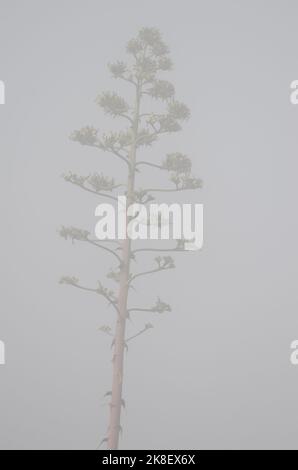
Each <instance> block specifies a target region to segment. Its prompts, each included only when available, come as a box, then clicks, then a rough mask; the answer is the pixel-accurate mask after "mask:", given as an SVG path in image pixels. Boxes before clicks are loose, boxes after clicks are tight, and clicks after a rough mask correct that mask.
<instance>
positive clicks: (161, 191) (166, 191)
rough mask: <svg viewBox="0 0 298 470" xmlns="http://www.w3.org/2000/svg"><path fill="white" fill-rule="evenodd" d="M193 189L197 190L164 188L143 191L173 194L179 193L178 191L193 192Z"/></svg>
mask: <svg viewBox="0 0 298 470" xmlns="http://www.w3.org/2000/svg"><path fill="white" fill-rule="evenodd" d="M194 189H197V188H166V189H163V188H149V189H145V190H144V191H147V192H150V191H151V192H159V193H173V192H179V191H189V190H194Z"/></svg>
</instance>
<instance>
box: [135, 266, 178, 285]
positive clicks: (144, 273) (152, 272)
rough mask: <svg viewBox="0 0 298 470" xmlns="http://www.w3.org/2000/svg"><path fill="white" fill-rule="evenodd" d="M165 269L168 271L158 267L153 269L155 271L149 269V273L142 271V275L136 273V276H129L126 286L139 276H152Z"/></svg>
mask: <svg viewBox="0 0 298 470" xmlns="http://www.w3.org/2000/svg"><path fill="white" fill-rule="evenodd" d="M167 269H170V268H167V267H166V268H163V267H160V268H155V269H151V270H149V271H144V272H142V273H137V274H134V275H133V276H131V278H130V279H129V281H128V283H127V285H128V286H129V285H130V284H131V283H132V281H134V280H135V279H137V278H138V277H141V276H147V275H148V274H154V273H158V272H159V271H166V270H167Z"/></svg>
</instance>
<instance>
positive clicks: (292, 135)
mask: <svg viewBox="0 0 298 470" xmlns="http://www.w3.org/2000/svg"><path fill="white" fill-rule="evenodd" d="M297 15H298V3H297V2H295V1H284V0H283V1H281V0H280V1H272V0H270V1H269V0H267V1H256V0H255V1H236V0H235V1H231V0H228V1H227V0H226V1H220V0H217V1H210V0H208V1H207V0H206V1H184V2H179V1H176V2H173V1H169V0H166V1H162V2H161V1H157V0H150V1H149V2H144V1H136V0H126V1H125V2H124V1H120V0H118V1H115V0H109V1H100V0H98V1H95V0H94V1H90V0H84V1H82V0H81V1H76V0H75V1H74V0H72V1H70V0H69V1H65V0H62V1H61V0H59V2H58V1H52V2H50V1H45V0H43V1H37V0H26V1H15V0H9V1H8V0H7V1H5V0H0V79H1V80H4V81H5V84H6V92H7V94H6V105H5V106H1V107H0V137H1V138H0V152H1V159H0V165H1V185H0V188H1V198H0V205H1V212H0V214H1V239H2V241H1V264H0V273H1V318H0V339H2V340H3V341H5V343H6V353H7V357H6V359H7V364H6V366H4V367H1V368H0V447H1V449H15V448H19V449H32V448H33V449H39V448H42V449H54V448H61V449H64V448H66V449H68V448H69V449H94V448H95V447H96V446H97V445H98V443H99V442H100V440H101V439H102V437H104V436H105V432H106V427H107V422H108V409H107V407H106V406H105V405H104V403H105V400H104V399H103V395H104V393H105V392H106V391H107V390H109V389H110V383H111V362H110V360H111V350H110V339H109V338H108V337H106V336H105V335H103V334H102V333H100V332H99V331H97V328H98V327H99V326H100V325H102V324H110V325H113V318H114V317H113V313H112V310H111V309H107V308H106V304H105V302H104V301H103V299H102V298H100V297H97V296H96V295H92V294H88V293H85V292H82V291H79V290H77V289H74V288H72V287H68V286H61V285H59V284H58V281H59V278H60V276H61V275H74V276H78V277H79V278H80V279H81V282H82V283H84V284H85V285H89V286H90V287H95V285H96V280H98V279H103V283H104V284H106V285H111V286H112V285H113V284H111V283H109V282H108V280H105V279H104V275H105V273H106V272H107V271H108V270H109V268H110V266H112V265H113V264H114V263H111V262H110V258H109V256H108V255H106V254H105V253H102V252H100V251H99V250H96V249H95V248H93V247H89V246H85V245H84V244H80V243H79V242H77V243H75V244H74V245H72V244H71V242H66V241H64V240H63V239H61V238H60V237H59V236H58V235H57V229H58V228H59V227H60V225H61V224H65V225H75V226H77V227H81V228H86V229H89V230H90V231H92V230H93V228H94V225H95V218H94V216H93V213H94V209H95V206H96V205H97V204H98V203H99V202H100V201H99V200H98V199H96V197H95V196H94V197H93V196H92V195H88V194H87V193H85V192H83V191H81V190H80V189H79V188H76V187H74V186H72V185H70V184H67V183H65V182H64V181H63V180H62V178H61V177H60V175H61V174H62V173H63V172H65V171H68V170H72V171H76V172H77V173H81V174H88V173H89V172H92V171H99V172H100V171H103V172H104V173H105V174H113V175H114V176H116V177H119V179H121V174H124V173H122V171H123V170H124V167H123V166H122V165H121V163H120V165H118V162H117V160H116V161H115V160H114V159H113V157H111V156H109V155H102V154H100V153H99V152H97V151H96V150H94V149H90V148H86V147H81V146H80V145H79V144H77V143H73V142H71V141H69V139H68V136H69V134H70V133H71V132H72V131H73V130H74V129H79V128H80V127H82V126H85V125H95V126H96V127H99V128H100V130H101V131H106V130H109V129H114V128H115V126H116V123H114V122H113V121H111V120H109V119H107V118H104V117H103V114H102V112H101V110H99V108H98V107H97V106H96V104H95V103H94V99H95V98H96V96H97V94H98V93H99V92H101V91H103V90H116V91H120V92H121V93H122V92H123V94H124V95H125V93H126V90H128V88H126V87H125V86H123V85H120V84H119V83H118V82H117V81H114V80H112V79H111V78H110V75H109V72H108V70H107V67H106V64H107V62H109V61H114V60H117V59H120V60H121V59H124V60H125V44H126V42H127V40H128V39H130V38H131V37H133V36H135V35H136V33H137V31H138V30H139V29H140V28H141V27H142V26H149V27H151V26H153V27H158V28H159V29H160V30H161V32H162V34H163V38H164V40H165V42H166V43H167V44H168V45H169V46H170V49H171V57H172V59H173V61H174V64H175V68H174V71H173V72H172V73H170V74H167V75H166V78H168V79H170V80H171V81H173V82H174V84H175V86H176V94H177V98H178V99H180V100H182V101H184V102H185V103H187V104H188V105H189V107H190V109H191V112H192V118H191V120H190V121H189V122H188V123H187V124H186V125H185V126H184V131H183V132H181V133H178V134H176V135H174V136H172V137H167V138H163V139H162V141H160V143H159V144H158V145H156V146H155V147H153V150H152V152H146V153H145V156H148V158H152V159H154V160H155V161H156V162H159V161H161V160H162V158H163V157H164V155H165V153H166V152H171V151H181V152H183V153H187V154H188V155H189V156H191V157H192V159H193V165H194V173H196V174H197V175H198V176H199V177H201V178H202V179H203V180H204V189H203V190H201V191H198V192H197V193H192V194H187V195H185V196H184V198H183V201H185V202H203V203H204V207H205V242H204V248H203V250H202V251H200V252H195V253H191V254H189V253H187V254H185V255H183V254H177V255H176V256H175V259H176V265H177V269H176V270H173V271H171V272H170V273H167V272H166V273H159V274H157V275H156V276H155V277H151V278H150V279H149V278H148V280H147V279H146V281H145V280H142V281H139V284H138V292H137V293H136V294H133V297H132V299H133V302H132V303H133V304H138V305H139V304H141V303H142V302H143V304H145V305H146V304H147V305H148V306H151V305H152V304H153V303H154V301H155V299H156V296H157V295H160V296H161V298H162V299H163V300H165V301H166V302H169V303H171V305H172V307H173V312H172V313H170V314H164V315H160V316H158V315H150V314H149V315H140V316H135V317H134V318H133V320H134V322H135V328H136V330H137V329H138V327H141V326H143V324H144V323H145V322H149V321H150V322H152V323H153V324H154V329H153V330H150V331H149V332H147V333H146V334H144V335H143V336H141V337H140V338H137V339H136V340H135V342H134V343H131V345H130V348H129V352H128V355H127V361H126V365H125V370H126V376H125V387H124V398H125V399H126V403H127V410H126V411H125V412H124V413H123V419H122V425H123V438H122V440H121V448H131V449H138V448H143V449H162V448H168V449H175V448H180V449H213V448H220V449H227V448H234V449H236V448H242V449H244V448H298V444H297V442H298V440H297V434H298V420H297V413H298V401H297V392H298V367H294V366H292V365H291V364H290V360H289V358H290V342H291V341H292V340H294V339H297V338H298V320H297V306H298V297H297V274H298V273H297V271H298V269H297V231H298V230H297V229H298V224H297V198H298V186H297V171H298V163H297V129H298V106H297V107H295V106H293V105H291V104H290V101H289V95H290V88H289V86H290V82H291V81H292V80H294V79H297V78H298V50H297V49H298V28H297ZM126 96H128V95H126ZM143 156H144V155H143ZM162 176H163V175H157V174H156V172H154V170H152V171H150V172H148V174H147V175H146V177H145V180H146V181H148V183H149V182H151V183H152V181H153V182H155V183H156V179H158V180H159V179H160V181H162V180H161V177H162ZM163 184H165V183H163ZM164 200H166V198H164ZM168 200H171V199H168ZM146 256H147V257H146ZM146 256H145V255H143V258H142V259H144V266H145V265H146V266H147V264H148V266H149V265H150V255H146ZM139 267H140V266H139ZM133 326H134V325H130V326H129V329H130V331H131V332H133V331H134V330H133Z"/></svg>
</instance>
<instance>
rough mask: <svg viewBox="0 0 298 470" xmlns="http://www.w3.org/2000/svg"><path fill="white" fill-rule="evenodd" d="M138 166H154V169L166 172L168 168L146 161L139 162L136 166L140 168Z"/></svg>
mask: <svg viewBox="0 0 298 470" xmlns="http://www.w3.org/2000/svg"><path fill="white" fill-rule="evenodd" d="M138 165H148V166H152V167H153V168H158V169H159V170H166V169H167V168H164V167H163V166H161V165H157V164H156V163H151V162H146V161H140V162H137V163H136V166H138Z"/></svg>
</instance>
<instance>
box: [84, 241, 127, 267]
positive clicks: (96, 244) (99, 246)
mask: <svg viewBox="0 0 298 470" xmlns="http://www.w3.org/2000/svg"><path fill="white" fill-rule="evenodd" d="M86 241H87V242H88V243H90V245H93V246H96V247H97V248H101V249H102V250H105V251H108V252H109V253H111V254H112V255H114V256H115V258H117V260H118V261H119V263H120V264H121V263H122V259H121V258H120V256H119V255H117V253H115V251H114V250H112V249H111V248H108V247H106V246H103V245H101V243H96V242H94V241H92V240H89V239H87V240H86Z"/></svg>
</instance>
